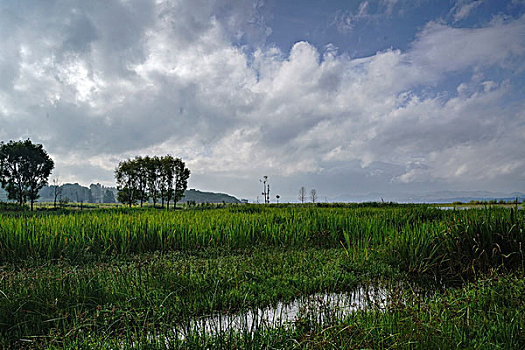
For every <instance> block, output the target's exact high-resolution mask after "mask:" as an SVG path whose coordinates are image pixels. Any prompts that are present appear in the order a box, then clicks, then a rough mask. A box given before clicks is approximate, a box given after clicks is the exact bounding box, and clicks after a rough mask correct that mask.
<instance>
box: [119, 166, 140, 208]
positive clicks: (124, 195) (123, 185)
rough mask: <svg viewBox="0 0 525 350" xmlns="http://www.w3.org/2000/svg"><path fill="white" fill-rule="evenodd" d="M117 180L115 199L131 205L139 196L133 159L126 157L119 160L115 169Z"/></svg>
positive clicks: (136, 169) (137, 173) (137, 174)
mask: <svg viewBox="0 0 525 350" xmlns="http://www.w3.org/2000/svg"><path fill="white" fill-rule="evenodd" d="M115 179H116V181H117V189H118V194H117V199H118V201H119V202H121V203H125V204H129V206H130V207H131V206H132V205H133V204H135V203H137V198H138V197H139V193H140V191H139V172H138V168H137V164H136V162H135V161H133V160H131V159H128V160H125V161H123V162H120V163H119V165H118V167H117V169H116V170H115Z"/></svg>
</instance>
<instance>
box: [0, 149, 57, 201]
mask: <svg viewBox="0 0 525 350" xmlns="http://www.w3.org/2000/svg"><path fill="white" fill-rule="evenodd" d="M54 166H55V163H54V162H53V160H52V159H51V157H50V156H49V155H48V154H47V152H46V151H45V150H44V147H43V146H42V145H41V144H36V145H35V144H33V143H32V142H31V140H29V139H27V140H25V141H9V143H7V144H5V143H3V142H1V143H0V182H1V184H2V187H3V188H4V189H5V190H6V191H7V194H8V197H7V198H8V199H13V200H16V201H18V204H19V205H20V206H22V205H23V204H24V203H25V202H26V201H27V200H28V199H29V200H30V201H31V210H33V203H34V201H35V200H37V199H38V197H40V196H39V194H38V192H39V191H40V189H42V187H43V186H44V185H46V184H47V179H48V177H49V175H50V174H51V170H53V168H54Z"/></svg>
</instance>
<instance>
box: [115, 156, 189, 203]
mask: <svg viewBox="0 0 525 350" xmlns="http://www.w3.org/2000/svg"><path fill="white" fill-rule="evenodd" d="M189 176H190V171H189V169H187V168H186V166H185V164H184V162H183V161H182V160H181V159H180V158H173V157H172V156H170V155H167V156H165V157H157V156H155V157H149V156H146V157H144V158H142V157H135V159H128V160H126V161H123V162H120V163H119V165H118V167H117V169H116V170H115V178H116V181H117V188H118V190H119V192H118V195H117V197H118V200H119V201H120V202H122V203H127V204H129V205H130V206H131V205H133V204H134V203H136V202H137V201H138V200H139V199H140V203H141V206H142V203H143V202H144V201H145V200H147V199H148V198H151V199H152V200H153V206H154V207H155V206H156V204H157V200H158V199H159V198H160V199H161V200H162V207H164V201H165V200H166V201H167V207H168V209H169V203H170V201H171V200H172V199H173V202H174V205H176V204H177V202H178V201H179V200H180V199H181V198H182V197H183V196H184V191H185V190H186V187H187V185H188V178H189Z"/></svg>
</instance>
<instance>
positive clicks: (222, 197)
mask: <svg viewBox="0 0 525 350" xmlns="http://www.w3.org/2000/svg"><path fill="white" fill-rule="evenodd" d="M117 192H118V190H117V189H116V188H115V187H106V186H104V185H101V184H98V183H97V184H91V185H90V186H89V187H86V186H81V185H79V184H78V183H75V184H70V183H66V184H63V185H61V186H59V191H58V196H57V202H60V201H62V202H63V203H66V202H67V203H80V202H82V203H116V202H117V201H116V198H117ZM39 194H40V198H39V199H38V201H39V202H53V201H54V199H55V186H44V187H43V188H42V189H41V190H40V192H39ZM0 201H1V202H5V201H7V194H6V192H5V191H4V190H3V189H1V188H0ZM181 202H194V203H223V202H224V203H240V201H239V200H238V199H237V198H235V197H233V196H230V195H228V194H225V193H214V192H202V191H198V190H194V189H190V190H187V191H186V192H184V197H183V199H182V200H181Z"/></svg>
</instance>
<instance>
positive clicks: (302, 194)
mask: <svg viewBox="0 0 525 350" xmlns="http://www.w3.org/2000/svg"><path fill="white" fill-rule="evenodd" d="M297 198H299V200H300V201H301V203H303V204H304V200H305V199H306V188H304V186H301V188H300V189H299V196H298V197H297Z"/></svg>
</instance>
